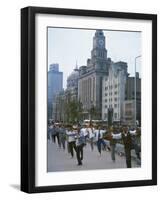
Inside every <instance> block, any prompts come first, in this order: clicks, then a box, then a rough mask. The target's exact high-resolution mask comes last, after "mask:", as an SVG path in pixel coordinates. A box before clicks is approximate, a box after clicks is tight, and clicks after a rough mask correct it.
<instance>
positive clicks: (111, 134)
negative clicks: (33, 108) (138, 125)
mask: <svg viewBox="0 0 161 200" xmlns="http://www.w3.org/2000/svg"><path fill="white" fill-rule="evenodd" d="M48 128H49V129H48V138H49V139H50V140H51V141H52V142H54V143H55V142H57V144H58V146H59V147H60V148H61V147H62V148H63V149H64V150H65V148H66V146H67V149H68V152H69V153H70V154H71V157H72V158H73V157H74V152H75V153H76V157H77V162H78V165H82V161H83V149H84V147H85V146H86V144H87V143H89V144H90V147H91V151H93V149H94V146H95V144H96V146H97V150H98V152H99V154H100V155H101V152H102V150H105V151H111V159H112V160H113V162H115V152H116V151H115V148H116V143H117V141H118V140H122V142H123V145H124V150H125V151H124V152H125V157H126V165H127V168H131V149H132V148H134V149H135V152H136V155H137V158H138V159H140V149H139V148H136V147H138V145H137V143H136V138H135V137H136V136H137V134H138V132H137V131H136V130H130V129H129V128H127V127H126V128H123V129H117V130H114V129H113V128H110V129H108V130H106V129H104V128H102V127H101V126H99V125H95V126H94V125H92V124H88V125H83V126H77V125H73V126H71V125H70V126H69V125H68V126H66V127H65V126H64V125H62V124H51V125H49V127H48ZM106 140H109V141H110V146H109V145H108V144H107V142H105V141H106ZM66 141H67V142H66ZM66 144H67V145H66ZM133 144H136V145H134V147H132V145H133Z"/></svg>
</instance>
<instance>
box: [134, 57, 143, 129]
mask: <svg viewBox="0 0 161 200" xmlns="http://www.w3.org/2000/svg"><path fill="white" fill-rule="evenodd" d="M140 57H141V55H139V56H136V57H135V118H134V120H135V127H136V61H137V59H138V58H140Z"/></svg>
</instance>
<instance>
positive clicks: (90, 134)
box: [86, 124, 95, 151]
mask: <svg viewBox="0 0 161 200" xmlns="http://www.w3.org/2000/svg"><path fill="white" fill-rule="evenodd" d="M86 131H87V133H88V138H89V142H90V145H91V150H92V151H93V149H94V137H95V135H94V128H93V126H92V124H89V125H88V126H87V129H86Z"/></svg>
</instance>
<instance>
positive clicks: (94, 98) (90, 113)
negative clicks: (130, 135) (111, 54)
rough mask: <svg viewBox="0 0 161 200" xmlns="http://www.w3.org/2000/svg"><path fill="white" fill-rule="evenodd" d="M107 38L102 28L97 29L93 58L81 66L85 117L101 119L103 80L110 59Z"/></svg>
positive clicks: (79, 87) (81, 88) (81, 90)
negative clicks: (106, 46)
mask: <svg viewBox="0 0 161 200" xmlns="http://www.w3.org/2000/svg"><path fill="white" fill-rule="evenodd" d="M105 44H106V39H105V36H104V33H103V31H102V30H96V32H95V35H94V37H93V49H92V51H91V58H89V59H88V60H87V66H81V67H80V68H79V80H78V99H79V101H80V102H81V103H82V105H83V114H84V115H83V116H84V119H89V118H93V117H94V118H97V119H101V113H102V80H103V77H104V76H107V75H108V68H109V66H110V62H111V60H110V59H107V50H106V48H105Z"/></svg>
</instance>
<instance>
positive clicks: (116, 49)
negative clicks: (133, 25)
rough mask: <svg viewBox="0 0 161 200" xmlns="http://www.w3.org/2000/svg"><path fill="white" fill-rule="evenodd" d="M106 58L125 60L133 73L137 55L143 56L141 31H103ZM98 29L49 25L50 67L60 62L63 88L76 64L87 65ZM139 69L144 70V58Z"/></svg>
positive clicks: (139, 62)
mask: <svg viewBox="0 0 161 200" xmlns="http://www.w3.org/2000/svg"><path fill="white" fill-rule="evenodd" d="M103 32H104V35H105V37H106V49H107V57H110V58H111V59H112V60H113V61H114V62H117V61H124V62H127V64H128V72H129V73H130V75H131V76H132V75H134V67H135V57H136V56H138V55H141V33H140V32H125V31H111V30H108V31H107V30H104V31H103ZM94 34H95V30H87V29H69V28H68V29H67V28H54V27H53V28H48V67H49V65H50V64H52V63H58V64H59V70H60V71H62V72H63V87H64V88H66V79H67V76H69V74H70V73H71V72H72V71H73V69H74V68H75V66H76V62H77V64H78V67H79V66H81V65H86V63H87V58H90V57H91V50H92V48H93V36H94ZM136 66H137V67H136V68H137V71H139V72H141V58H138V59H137V65H136Z"/></svg>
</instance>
